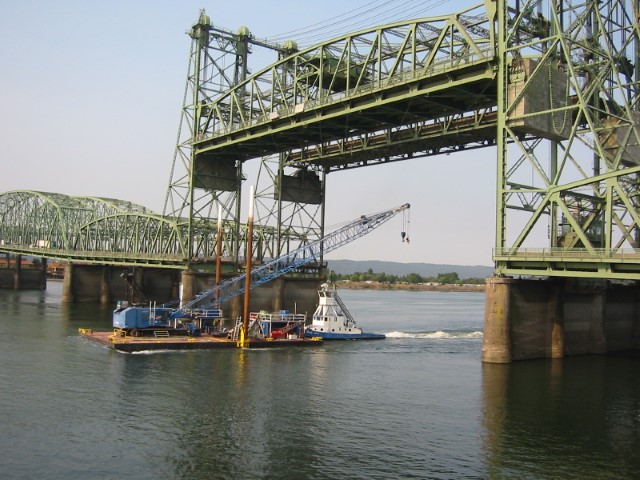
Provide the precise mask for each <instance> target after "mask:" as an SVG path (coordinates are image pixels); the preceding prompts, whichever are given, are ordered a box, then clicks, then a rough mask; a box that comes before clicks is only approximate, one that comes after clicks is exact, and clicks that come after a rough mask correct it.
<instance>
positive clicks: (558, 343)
mask: <svg viewBox="0 0 640 480" xmlns="http://www.w3.org/2000/svg"><path fill="white" fill-rule="evenodd" d="M639 347H640V287H639V286H638V285H636V284H633V285H622V284H614V283H611V282H605V281H599V280H598V281H595V280H576V279H548V280H524V279H513V278H498V277H495V278H490V279H487V288H486V303H485V327H484V339H483V346H482V360H483V361H484V362H487V363H510V362H512V361H515V360H525V359H531V358H562V357H564V356H566V355H582V354H598V353H607V352H614V351H622V350H632V349H637V348H639Z"/></svg>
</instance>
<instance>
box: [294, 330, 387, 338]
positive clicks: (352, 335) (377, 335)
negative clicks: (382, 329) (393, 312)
mask: <svg viewBox="0 0 640 480" xmlns="http://www.w3.org/2000/svg"><path fill="white" fill-rule="evenodd" d="M304 335H305V336H306V337H309V338H313V337H316V338H322V339H323V340H383V339H385V338H387V337H386V336H385V335H384V334H382V333H366V332H362V333H336V332H318V331H317V330H311V329H309V328H307V329H306V330H305V332H304Z"/></svg>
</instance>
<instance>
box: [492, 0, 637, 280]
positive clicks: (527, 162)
mask: <svg viewBox="0 0 640 480" xmlns="http://www.w3.org/2000/svg"><path fill="white" fill-rule="evenodd" d="M499 7H500V9H499V14H498V18H499V24H500V25H501V28H500V36H499V51H500V62H499V65H500V74H499V76H498V92H499V93H500V96H499V98H498V136H497V144H498V196H497V225H496V249H495V252H494V259H495V260H496V267H497V271H498V272H499V273H501V274H505V275H553V276H567V277H586V278H606V279H635V280H638V279H640V253H638V252H640V251H639V250H638V247H639V245H638V241H639V237H640V236H639V225H640V214H639V212H638V193H639V188H638V187H639V184H638V174H639V173H640V135H639V133H640V130H639V120H640V115H639V111H638V110H639V105H638V73H639V68H640V57H639V55H640V41H639V38H640V36H639V30H638V14H639V12H640V8H639V2H638V1H637V0H633V1H629V0H628V1H618V0H609V1H607V0H605V1H601V0H598V1H596V0H586V1H580V2H577V1H576V2H573V1H556V0H553V1H519V2H516V3H514V2H509V3H508V4H505V3H502V2H499Z"/></svg>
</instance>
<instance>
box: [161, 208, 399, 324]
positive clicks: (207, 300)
mask: <svg viewBox="0 0 640 480" xmlns="http://www.w3.org/2000/svg"><path fill="white" fill-rule="evenodd" d="M408 208H410V205H409V204H408V203H405V204H403V205H400V206H398V207H394V208H390V209H388V210H383V211H382V212H378V213H373V214H369V215H361V216H360V217H358V218H357V219H355V220H353V221H351V222H349V223H348V224H347V225H345V226H343V227H342V228H339V229H338V230H335V231H333V232H331V233H329V234H327V235H325V236H324V237H323V238H320V239H318V240H316V241H314V242H310V243H308V244H306V245H303V246H302V247H300V248H297V249H296V250H293V251H291V252H289V253H287V254H286V255H283V256H281V257H279V258H276V259H274V260H271V261H269V262H267V263H264V264H262V265H259V266H257V267H255V268H253V269H251V284H250V287H249V288H254V287H257V286H259V285H262V284H265V283H267V282H270V281H271V280H274V279H276V278H278V277H281V276H283V275H285V274H286V273H288V272H291V271H293V270H295V269H297V268H299V267H301V266H302V265H305V264H308V263H312V262H314V261H318V259H319V258H320V257H321V256H322V255H324V254H326V253H329V252H332V251H333V250H336V249H337V248H340V247H342V246H343V245H346V244H347V243H350V242H353V241H354V240H356V239H358V238H360V237H362V236H364V235H366V234H368V233H370V232H372V231H373V230H375V229H376V228H378V227H379V226H380V225H382V224H383V223H385V222H386V221H388V220H390V219H391V218H393V217H394V216H396V215H397V214H398V213H400V212H404V211H405V210H407V209H408ZM245 281H246V273H243V274H240V275H237V276H235V277H232V278H229V279H227V280H224V281H223V282H221V283H220V285H218V286H217V287H214V288H212V289H209V290H206V291H204V292H202V293H200V294H198V295H197V296H196V297H194V298H193V299H191V300H190V301H188V302H186V303H184V304H183V305H182V306H181V307H180V309H178V310H177V311H176V312H175V313H174V314H173V315H172V317H174V318H175V317H178V316H181V315H183V314H184V313H185V312H188V311H190V310H193V309H202V308H207V307H209V306H213V305H215V306H219V305H220V304H222V303H223V302H226V301H228V300H231V299H232V298H234V297H236V296H238V295H241V294H242V293H244V291H245ZM216 293H217V295H216Z"/></svg>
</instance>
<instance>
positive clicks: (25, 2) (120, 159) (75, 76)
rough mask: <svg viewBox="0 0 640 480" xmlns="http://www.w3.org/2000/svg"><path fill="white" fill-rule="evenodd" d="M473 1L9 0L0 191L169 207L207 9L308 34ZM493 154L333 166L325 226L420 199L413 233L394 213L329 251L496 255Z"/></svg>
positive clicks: (278, 34)
mask: <svg viewBox="0 0 640 480" xmlns="http://www.w3.org/2000/svg"><path fill="white" fill-rule="evenodd" d="M471 3H476V2H471ZM469 4H470V2H467V1H459V0H456V1H451V0H450V1H438V0H431V1H429V0H422V1H421V0H374V1H368V0H350V1H349V2H344V1H337V0H326V1H325V2H323V6H322V7H320V6H311V5H312V4H311V3H309V4H307V3H306V2H300V1H295V2H294V1H290V0H283V1H280V0H279V1H275V0H274V1H267V0H260V1H259V0H245V1H243V2H230V1H217V2H214V1H211V0H198V1H195V0H181V1H167V0H160V1H151V0H145V1H142V0H138V1H137V0H127V1H124V0H112V1H108V2H97V1H92V0H79V1H74V0H60V1H56V2H52V1H35V0H21V1H17V0H15V1H9V0H0V65H1V72H2V75H1V76H0V166H1V169H0V192H7V191H11V190H39V191H48V192H57V193H63V194H67V195H91V196H101V197H111V198H120V199H124V200H131V201H133V202H136V203H140V204H142V205H145V206H147V207H149V208H152V209H154V210H156V211H158V212H161V211H162V207H163V203H164V198H165V193H166V189H167V184H168V181H169V174H170V167H171V162H172V158H173V152H174V148H175V143H176V136H177V130H178V124H179V118H180V117H179V115H180V107H181V105H182V97H183V92H184V86H185V82H186V72H187V62H188V56H189V48H190V38H189V37H188V36H187V35H186V34H185V32H186V30H188V29H189V28H190V26H191V25H192V24H193V23H194V22H195V21H196V20H197V18H198V15H199V11H200V9H201V8H205V9H206V12H207V14H208V15H209V16H210V17H211V20H212V22H213V23H214V24H215V25H216V26H220V27H223V28H226V29H229V30H232V31H236V30H237V29H238V27H240V26H247V27H249V29H250V30H251V32H252V33H253V34H254V35H255V36H256V37H258V38H267V39H278V40H279V41H283V40H284V39H286V38H293V39H294V40H297V41H298V43H299V44H300V45H309V44H310V43H317V42H319V41H321V40H323V39H328V38H332V37H334V36H337V35H338V34H339V33H346V32H349V31H354V30H359V29H362V28H365V27H369V26H374V25H377V24H383V23H387V22H389V21H391V20H397V19H408V18H415V17H422V16H431V15H436V14H442V13H450V12H453V11H457V10H460V9H461V8H462V7H463V6H465V5H469ZM289 33H290V34H291V35H290V36H287V34H289ZM249 65H251V61H250V62H249ZM495 158H496V157H495V150H493V149H485V150H475V151H473V152H465V153H462V154H455V155H445V156H440V157H432V158H425V159H415V160H410V161H406V162H398V163H394V164H387V165H380V166H374V167H369V168H362V169H355V170H350V171H347V172H339V173H333V174H330V175H329V176H328V181H327V193H328V200H327V220H326V223H327V225H332V224H338V223H341V222H344V221H347V220H350V219H353V218H356V217H358V216H360V215H361V214H364V213H373V212H378V211H380V210H384V209H387V208H391V207H394V206H397V205H400V204H403V203H410V204H411V205H412V208H411V224H410V230H409V234H410V238H411V243H410V244H406V243H402V242H401V240H400V238H401V237H400V230H401V223H400V218H397V219H393V220H391V221H390V222H389V223H387V224H385V225H384V226H382V227H380V228H379V229H378V230H377V231H375V232H373V233H371V234H370V235H368V236H366V237H364V238H362V239H359V240H357V241H355V242H353V243H351V244H350V245H348V246H346V247H343V248H342V249H340V250H337V251H336V252H334V253H333V254H332V255H330V257H329V258H336V259H337V258H348V259H353V260H369V259H376V260H389V261H398V262H428V263H438V264H465V265H491V264H492V261H491V250H492V248H493V245H494V230H495V226H494V225H495V170H496V167H495V163H496V161H495ZM246 190H247V191H248V188H247V189H246Z"/></svg>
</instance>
